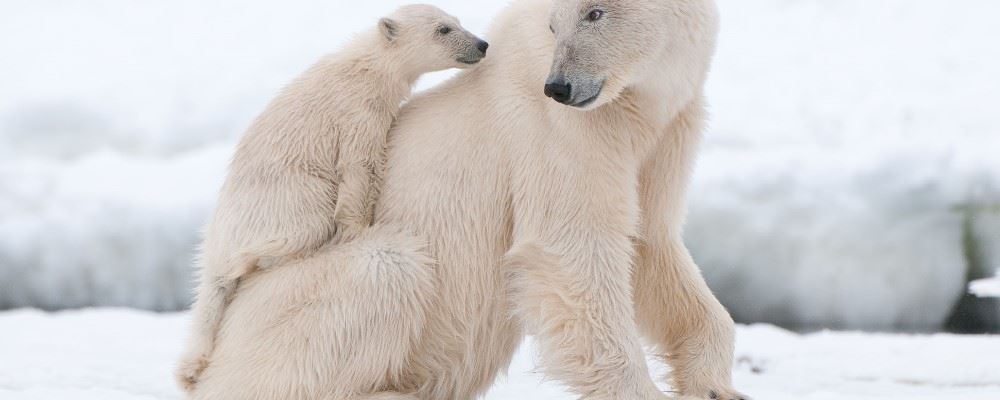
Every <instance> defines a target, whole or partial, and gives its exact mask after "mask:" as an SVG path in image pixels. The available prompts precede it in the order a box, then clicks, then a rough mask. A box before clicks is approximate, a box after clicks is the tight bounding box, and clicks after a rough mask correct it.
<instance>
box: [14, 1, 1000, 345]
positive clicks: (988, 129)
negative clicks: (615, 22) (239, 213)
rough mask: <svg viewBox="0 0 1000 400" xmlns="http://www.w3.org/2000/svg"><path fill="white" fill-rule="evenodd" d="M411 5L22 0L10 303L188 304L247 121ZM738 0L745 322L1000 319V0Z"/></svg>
mask: <svg viewBox="0 0 1000 400" xmlns="http://www.w3.org/2000/svg"><path fill="white" fill-rule="evenodd" d="M405 2H406V1H400V0H394V1H376V2H367V3H358V2H346V1H328V0H322V1H321V0H294V1H287V2H282V3H281V4H277V3H273V2H265V1H263V0H252V1H245V0H244V1H236V0H222V1H214V2H201V1H196V0H178V1H173V2H142V1H137V0H95V1H87V2H65V1H56V0H36V1H33V2H5V3H0V54H3V58H2V61H0V308H12V307H40V308H45V309H59V308H66V307H86V306H131V307H140V308H147V309H154V310H176V309H181V308H183V307H185V305H186V304H187V303H188V302H189V301H190V290H191V287H192V270H191V266H190V260H191V257H192V255H193V252H194V246H195V244H196V243H197V242H198V230H199V228H200V226H201V225H202V224H203V222H204V220H205V219H206V217H207V215H208V214H209V212H210V211H211V208H212V206H213V202H214V196H215V191H216V190H217V187H218V186H219V184H220V182H221V180H222V178H223V176H224V173H225V166H226V163H227V161H228V158H229V156H230V154H231V151H232V150H231V149H232V146H233V144H234V142H235V140H236V139H237V138H238V137H239V135H240V134H241V133H242V130H243V129H244V128H245V127H246V126H247V124H249V122H250V120H251V119H252V118H253V116H254V115H255V114H256V113H257V112H259V111H260V109H261V108H262V107H263V105H264V104H265V103H266V102H267V101H268V100H269V98H270V97H271V96H273V94H274V93H275V92H276V91H277V90H278V89H279V88H280V87H281V85H282V84H283V83H285V82H287V81H288V80H289V79H291V78H292V77H293V76H294V75H295V74H296V73H298V72H299V71H301V70H303V69H304V68H305V67H306V66H308V65H309V63H311V62H312V61H313V60H315V59H316V58H317V57H318V56H319V55H321V54H323V53H325V52H327V51H330V50H331V49H334V48H336V47H337V45H339V44H340V43H342V42H343V41H344V40H345V39H346V38H348V37H349V36H350V34H351V33H352V32H356V31H358V30H361V29H365V28H367V27H368V26H369V25H370V24H372V23H374V21H375V20H376V19H377V17H378V16H380V15H383V14H385V13H387V12H389V11H390V10H392V9H393V8H394V7H395V6H397V5H399V4H402V3H405ZM433 3H435V4H438V5H440V6H442V7H443V8H445V9H446V10H447V11H449V12H451V13H453V14H455V15H456V16H458V17H459V18H460V19H462V21H463V23H464V24H465V25H466V27H468V28H470V29H471V30H473V31H475V32H480V33H484V32H486V30H487V26H488V23H489V21H490V19H491V17H492V16H493V15H494V14H495V13H496V12H497V11H498V10H500V9H501V8H502V7H503V6H504V4H503V2H492V1H479V2H474V1H459V0H442V1H433ZM719 4H720V9H721V11H722V15H723V21H722V22H723V25H722V26H723V29H722V33H721V41H720V46H719V51H718V57H717V60H716V63H715V66H714V69H713V71H712V75H711V78H710V82H709V89H708V90H709V92H708V97H709V102H710V104H711V111H712V122H711V126H710V129H709V132H708V133H707V135H706V138H705V143H704V146H703V153H702V154H701V157H700V162H699V165H698V168H697V171H696V176H695V180H694V182H693V184H692V187H691V193H690V196H689V208H690V213H689V220H688V224H687V230H686V239H687V242H688V245H689V246H690V248H691V249H692V252H693V253H694V256H695V258H696V260H697V261H698V262H699V264H700V265H701V266H702V269H703V271H704V274H705V276H706V278H707V279H708V280H709V283H710V285H711V286H712V287H713V289H714V290H715V292H716V294H717V295H718V296H719V298H720V299H721V300H722V301H723V302H724V303H725V304H726V306H727V307H728V308H729V309H730V310H731V311H732V312H733V314H734V316H735V317H736V318H737V319H738V320H739V321H742V322H753V321H766V322H774V323H779V324H782V325H785V326H789V327H793V328H801V329H811V328H820V327H829V328H860V329H877V330H897V329H906V330H935V329H941V328H949V329H952V330H960V331H982V330H997V329H1000V323H998V319H1000V306H998V304H997V302H996V300H986V299H977V298H973V297H969V296H966V295H965V291H966V289H965V288H966V285H967V283H968V282H969V281H970V280H972V279H976V278H982V277H986V276H989V275H991V274H992V272H993V271H994V270H995V269H996V268H1000V156H998V155H997V153H998V150H1000V135H998V133H1000V122H998V120H997V118H996V116H995V114H996V110H997V106H998V105H1000V79H997V78H996V72H995V71H997V70H1000V46H996V45H995V43H994V40H993V38H996V37H1000V26H998V25H997V24H995V23H994V21H993V19H994V17H993V16H995V15H997V14H998V12H1000V4H998V3H996V2H992V1H989V0H959V1H955V2H949V3H947V4H946V5H945V3H941V2H940V1H934V0H879V1H870V0H844V1H837V2H832V1H825V0H800V1H796V2H789V1H783V0H753V1H750V0H719ZM446 76H447V74H436V75H434V76H432V77H430V78H429V79H427V80H425V81H424V83H423V85H422V87H426V86H427V85H430V84H433V83H435V82H438V81H440V80H441V79H444V78H445V77H446Z"/></svg>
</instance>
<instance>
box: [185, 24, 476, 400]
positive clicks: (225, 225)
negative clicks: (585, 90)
mask: <svg viewBox="0 0 1000 400" xmlns="http://www.w3.org/2000/svg"><path fill="white" fill-rule="evenodd" d="M487 47H488V44H487V43H486V42H485V41H483V40H481V39H479V38H477V37H476V36H474V35H472V34H471V33H469V32H468V31H466V30H465V29H463V28H462V26H461V25H460V24H459V22H458V20H457V19H455V18H454V17H452V16H450V15H448V14H446V13H444V12H443V11H441V10H440V9H438V8H436V7H433V6H428V5H409V6H404V7H402V8H400V9H398V10H397V11H395V12H394V13H393V14H391V15H390V16H388V17H386V18H382V19H381V20H379V22H378V24H377V28H373V29H372V30H371V31H369V32H366V33H364V34H362V35H360V36H358V37H357V38H355V39H354V40H353V41H351V42H350V43H348V44H347V45H346V46H345V47H344V48H343V49H342V50H341V51H339V52H337V53H335V54H332V55H329V56H327V57H325V58H324V59H322V60H321V61H319V62H318V63H317V64H316V65H314V66H313V67H312V68H310V69H309V70H307V71H306V72H305V73H304V74H302V76H300V77H299V78H297V79H296V80H295V81H293V82H292V83H291V84H290V85H288V87H286V88H285V89H284V90H283V91H282V92H281V94H279V95H278V96H277V98H276V99H275V100H274V101H273V102H272V103H271V104H270V105H269V106H268V107H267V109H266V110H265V111H264V113H263V114H262V115H261V116H259V117H258V118H257V119H256V121H254V123H253V124H252V125H251V127H250V128H249V130H248V131H247V133H246V135H245V136H244V137H243V139H242V141H241V142H240V144H239V146H238V147H237V150H236V153H235V155H234V157H233V160H232V163H231V164H230V170H229V176H228V177H227V179H226V182H225V184H224V185H223V187H222V190H221V193H220V195H219V202H218V205H217V209H216V211H215V214H214V215H213V216H212V219H211V220H210V221H209V224H208V226H207V227H206V229H205V233H204V242H203V245H202V250H201V254H200V259H199V264H200V269H201V271H200V283H199V287H198V293H197V299H196V301H195V304H194V306H193V318H194V319H193V325H194V326H193V329H194V331H193V335H192V337H191V339H190V340H189V343H188V347H187V349H186V352H185V355H184V356H183V357H182V359H181V361H180V365H179V369H178V371H177V375H178V376H177V377H178V379H179V380H180V383H181V385H182V386H183V387H184V388H185V389H186V390H191V389H193V387H194V385H195V384H196V383H197V381H198V378H199V375H200V373H201V371H202V370H203V369H204V368H205V367H206V366H207V364H208V360H209V357H210V355H211V353H212V351H213V349H214V345H215V339H216V338H215V336H216V333H217V330H218V327H219V325H220V324H221V321H222V317H223V314H224V310H225V308H226V307H227V305H228V303H229V301H230V300H231V297H232V296H233V294H234V293H235V290H236V287H237V284H238V282H239V280H240V278H241V277H243V276H244V275H245V274H247V273H249V272H251V271H253V270H255V269H257V268H266V267H268V266H271V265H275V264H279V263H282V262H283V261H285V260H290V259H296V258H301V257H305V256H308V255H309V254H311V253H312V252H314V251H315V250H317V249H319V248H320V247H322V246H323V245H325V244H327V243H328V242H331V241H343V240H347V239H349V238H352V237H354V236H356V235H357V234H358V233H359V232H360V231H361V230H362V229H363V228H364V227H366V226H368V225H369V224H370V223H371V218H372V214H373V205H374V203H375V200H376V198H377V196H378V191H379V187H380V180H381V169H382V164H383V159H384V152H385V145H386V135H387V134H388V132H389V128H390V125H391V124H392V122H393V120H394V118H395V117H396V114H397V112H398V111H399V107H400V103H401V102H402V101H403V100H404V99H405V98H406V96H408V95H409V94H410V91H411V89H412V86H413V84H414V83H415V81H416V80H417V78H418V77H420V75H422V74H424V73H427V72H432V71H438V70H444V69H448V68H462V67H467V66H469V65H472V64H475V63H477V62H479V61H480V60H482V59H483V57H485V55H486V49H487Z"/></svg>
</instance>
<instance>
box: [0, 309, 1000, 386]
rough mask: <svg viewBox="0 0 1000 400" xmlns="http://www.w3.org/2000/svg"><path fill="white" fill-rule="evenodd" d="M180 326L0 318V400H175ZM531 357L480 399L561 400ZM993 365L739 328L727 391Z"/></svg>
mask: <svg viewBox="0 0 1000 400" xmlns="http://www.w3.org/2000/svg"><path fill="white" fill-rule="evenodd" d="M187 324H188V318H187V315H186V314H153V313H148V312H142V311H133V310H124V309H100V310H83V311H70V312H60V313H55V314H49V313H42V312H39V311H33V310H18V311H9V312H3V313H0V354H3V355H4V356H3V357H0V398H3V399H5V400H37V399H78V400H88V399H101V400H106V399H111V400H117V399H122V400H125V399H134V400H139V399H161V400H166V399H180V398H181V393H180V391H179V390H178V389H177V388H176V387H175V386H174V383H173V376H172V369H173V367H172V365H173V363H174V361H175V360H176V357H177V355H178V354H179V352H180V349H181V345H182V344H183V343H182V339H183V338H185V337H186V328H187ZM534 354H535V353H534V350H533V347H532V345H531V342H530V340H529V341H528V342H527V344H526V345H524V346H522V348H521V349H520V351H519V352H518V353H517V356H516V357H515V359H514V362H513V364H512V365H511V368H510V371H509V374H508V376H506V377H502V378H500V379H499V380H498V382H497V384H496V385H495V386H494V388H493V389H492V390H491V391H490V393H489V395H488V396H487V397H486V399H488V400H501V399H518V400H531V399H572V398H573V397H572V396H569V395H568V394H566V393H565V391H563V390H562V389H561V387H560V386H559V385H558V384H557V383H556V382H552V381H545V380H543V379H542V377H541V376H540V374H538V373H536V372H534V362H533V360H534ZM996 354H1000V337H996V336H955V335H931V336H922V335H921V336H911V335H889V334H861V333H835V332H819V333H814V334H808V335H799V334H795V333H792V332H789V331H785V330H782V329H779V328H775V327H773V326H768V325H753V326H740V327H738V331H737V350H736V357H737V363H736V368H735V372H734V381H735V384H736V386H737V387H739V388H740V390H743V391H745V392H747V393H748V394H750V395H752V396H755V398H758V399H768V400H783V399H788V400H803V399H805V400H825V399H855V400H865V399H907V400H920V399H928V400H930V399H934V400H949V399H967V398H976V399H987V398H1000V358H997V357H993V356H992V355H996ZM653 369H654V372H655V373H658V374H659V373H663V372H664V369H663V367H662V366H661V365H655V366H654V368H653ZM664 389H668V388H664Z"/></svg>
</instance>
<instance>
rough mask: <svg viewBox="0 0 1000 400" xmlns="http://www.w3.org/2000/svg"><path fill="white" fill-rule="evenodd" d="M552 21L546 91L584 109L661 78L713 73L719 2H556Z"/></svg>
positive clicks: (678, 0) (687, 77)
mask: <svg viewBox="0 0 1000 400" xmlns="http://www.w3.org/2000/svg"><path fill="white" fill-rule="evenodd" d="M549 22H550V26H549V29H550V30H551V32H552V34H553V35H554V36H555V54H554V56H553V62H552V66H551V69H550V72H549V77H548V79H547V81H546V83H545V95H546V96H548V97H551V98H552V99H553V100H555V101H557V102H559V103H562V104H566V105H569V106H573V107H577V108H581V109H591V108H596V107H598V106H600V105H602V104H605V103H608V102H610V101H612V100H614V99H615V98H617V97H618V95H619V94H620V93H621V92H622V91H623V90H624V89H626V88H628V87H633V86H635V87H641V86H642V85H653V84H656V82H655V81H656V80H657V79H659V80H662V79H682V80H683V79H697V77H690V76H684V74H685V72H686V71H698V70H703V71H707V68H708V63H709V62H710V58H711V54H712V53H713V52H714V46H715V36H716V33H717V15H716V8H715V4H714V2H713V0H554V1H553V2H552V7H551V13H550V15H549ZM678 73H679V74H681V76H670V77H668V76H665V75H671V74H674V75H677V74H678Z"/></svg>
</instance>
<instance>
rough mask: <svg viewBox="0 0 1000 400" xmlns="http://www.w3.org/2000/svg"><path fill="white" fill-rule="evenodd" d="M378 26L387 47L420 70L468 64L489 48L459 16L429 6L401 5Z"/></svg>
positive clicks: (475, 61) (426, 70)
mask: <svg viewBox="0 0 1000 400" xmlns="http://www.w3.org/2000/svg"><path fill="white" fill-rule="evenodd" d="M378 28H379V33H380V34H381V36H382V39H383V40H384V41H385V44H386V46H387V47H388V48H391V49H393V50H394V51H396V52H397V53H398V54H400V55H401V56H402V57H403V58H404V59H405V61H404V62H407V63H410V65H412V66H413V68H414V69H416V70H418V71H420V72H430V71H438V70H443V69H448V68H465V67H468V66H470V65H473V64H476V63H478V62H479V61H481V60H482V59H483V57H486V49H487V48H488V47H489V44H488V43H486V41H484V40H482V39H480V38H478V37H476V35H473V34H471V33H469V31H467V30H465V29H464V28H462V24H461V23H459V22H458V19H457V18H455V17H453V16H451V15H448V14H447V13H445V12H444V11H442V10H441V9H439V8H437V7H434V6H430V5H424V4H415V5H408V6H403V7H400V8H399V9H398V10H396V11H395V12H394V13H392V15H390V16H388V17H385V18H382V19H381V20H379V22H378Z"/></svg>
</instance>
